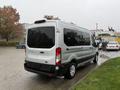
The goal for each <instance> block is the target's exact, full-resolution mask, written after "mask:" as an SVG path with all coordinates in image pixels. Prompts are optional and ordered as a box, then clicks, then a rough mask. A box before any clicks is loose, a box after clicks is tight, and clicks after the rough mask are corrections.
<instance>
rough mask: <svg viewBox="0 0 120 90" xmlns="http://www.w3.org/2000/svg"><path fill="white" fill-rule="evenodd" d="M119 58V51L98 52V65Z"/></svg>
mask: <svg viewBox="0 0 120 90" xmlns="http://www.w3.org/2000/svg"><path fill="white" fill-rule="evenodd" d="M115 57H120V51H102V50H100V51H99V60H98V65H101V64H102V63H104V62H105V61H107V60H109V59H110V58H115Z"/></svg>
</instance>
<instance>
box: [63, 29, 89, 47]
mask: <svg viewBox="0 0 120 90" xmlns="http://www.w3.org/2000/svg"><path fill="white" fill-rule="evenodd" d="M64 43H65V44H66V45H67V46H81V45H90V35H89V34H88V33H86V32H81V31H78V30H71V29H66V28H65V29H64Z"/></svg>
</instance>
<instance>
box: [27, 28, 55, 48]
mask: <svg viewBox="0 0 120 90" xmlns="http://www.w3.org/2000/svg"><path fill="white" fill-rule="evenodd" d="M27 45H28V46H29V47H31V48H52V47H53V46H54V45H55V28H54V27H37V28H31V29H29V30H28V36H27Z"/></svg>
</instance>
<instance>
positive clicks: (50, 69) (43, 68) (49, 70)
mask: <svg viewBox="0 0 120 90" xmlns="http://www.w3.org/2000/svg"><path fill="white" fill-rule="evenodd" d="M67 66H68V65H60V66H58V67H59V69H58V70H56V69H55V68H56V65H46V64H40V63H34V62H29V61H26V62H25V63H24V68H25V70H27V71H29V72H34V73H38V74H44V75H49V76H62V75H64V74H65V73H66V71H67Z"/></svg>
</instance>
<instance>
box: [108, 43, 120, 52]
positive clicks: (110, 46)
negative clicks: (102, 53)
mask: <svg viewBox="0 0 120 90" xmlns="http://www.w3.org/2000/svg"><path fill="white" fill-rule="evenodd" d="M106 50H120V44H119V43H118V42H116V41H110V42H109V43H108V44H107V46H106Z"/></svg>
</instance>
